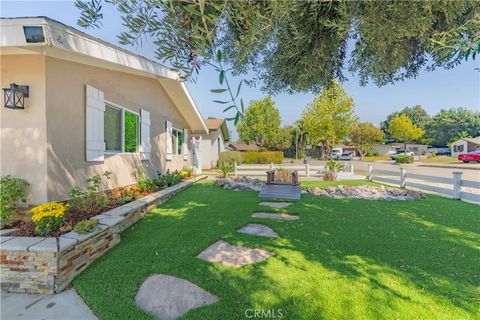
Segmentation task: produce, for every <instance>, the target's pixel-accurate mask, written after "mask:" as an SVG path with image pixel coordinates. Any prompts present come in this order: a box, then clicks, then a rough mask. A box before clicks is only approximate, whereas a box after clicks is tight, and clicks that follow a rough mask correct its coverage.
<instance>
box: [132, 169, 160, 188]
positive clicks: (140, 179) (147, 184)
mask: <svg viewBox="0 0 480 320" xmlns="http://www.w3.org/2000/svg"><path fill="white" fill-rule="evenodd" d="M137 187H138V189H140V191H142V192H154V191H156V190H157V181H156V180H155V179H149V178H147V177H145V173H143V171H141V170H139V171H138V173H137Z"/></svg>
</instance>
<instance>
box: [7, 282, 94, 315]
mask: <svg viewBox="0 0 480 320" xmlns="http://www.w3.org/2000/svg"><path fill="white" fill-rule="evenodd" d="M1 306H2V307H1V319H2V320H3V319H5V320H44V319H45V320H47V319H48V320H67V319H68V320H97V317H96V316H95V315H94V314H93V312H92V311H91V310H90V309H89V308H88V306H87V305H86V304H85V302H84V301H83V300H82V298H81V297H80V296H79V295H78V294H77V293H76V292H75V290H74V289H73V288H71V289H68V290H65V291H63V292H61V293H59V294H48V295H47V294H45V295H43V294H26V293H2V294H1Z"/></svg>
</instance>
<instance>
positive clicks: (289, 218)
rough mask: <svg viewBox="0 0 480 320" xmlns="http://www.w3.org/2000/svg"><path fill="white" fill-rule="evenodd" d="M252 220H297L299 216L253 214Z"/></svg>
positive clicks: (265, 213) (266, 213)
mask: <svg viewBox="0 0 480 320" xmlns="http://www.w3.org/2000/svg"><path fill="white" fill-rule="evenodd" d="M252 217H253V218H264V219H275V220H290V221H291V220H298V219H300V217H299V216H294V215H291V214H286V213H268V212H254V213H252Z"/></svg>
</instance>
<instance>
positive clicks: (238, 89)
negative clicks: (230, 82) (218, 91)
mask: <svg viewBox="0 0 480 320" xmlns="http://www.w3.org/2000/svg"><path fill="white" fill-rule="evenodd" d="M242 83H243V80H240V83H239V84H238V88H237V94H236V95H235V98H237V97H238V95H239V94H240V89H241V88H242Z"/></svg>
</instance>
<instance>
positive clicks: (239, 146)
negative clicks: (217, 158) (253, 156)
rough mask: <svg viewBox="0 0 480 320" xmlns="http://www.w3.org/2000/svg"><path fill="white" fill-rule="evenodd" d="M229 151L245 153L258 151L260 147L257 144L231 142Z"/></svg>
mask: <svg viewBox="0 0 480 320" xmlns="http://www.w3.org/2000/svg"><path fill="white" fill-rule="evenodd" d="M228 149H230V150H231V151H240V152H245V151H257V150H258V145H256V144H255V143H248V144H247V143H244V142H230V143H229V144H228Z"/></svg>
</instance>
